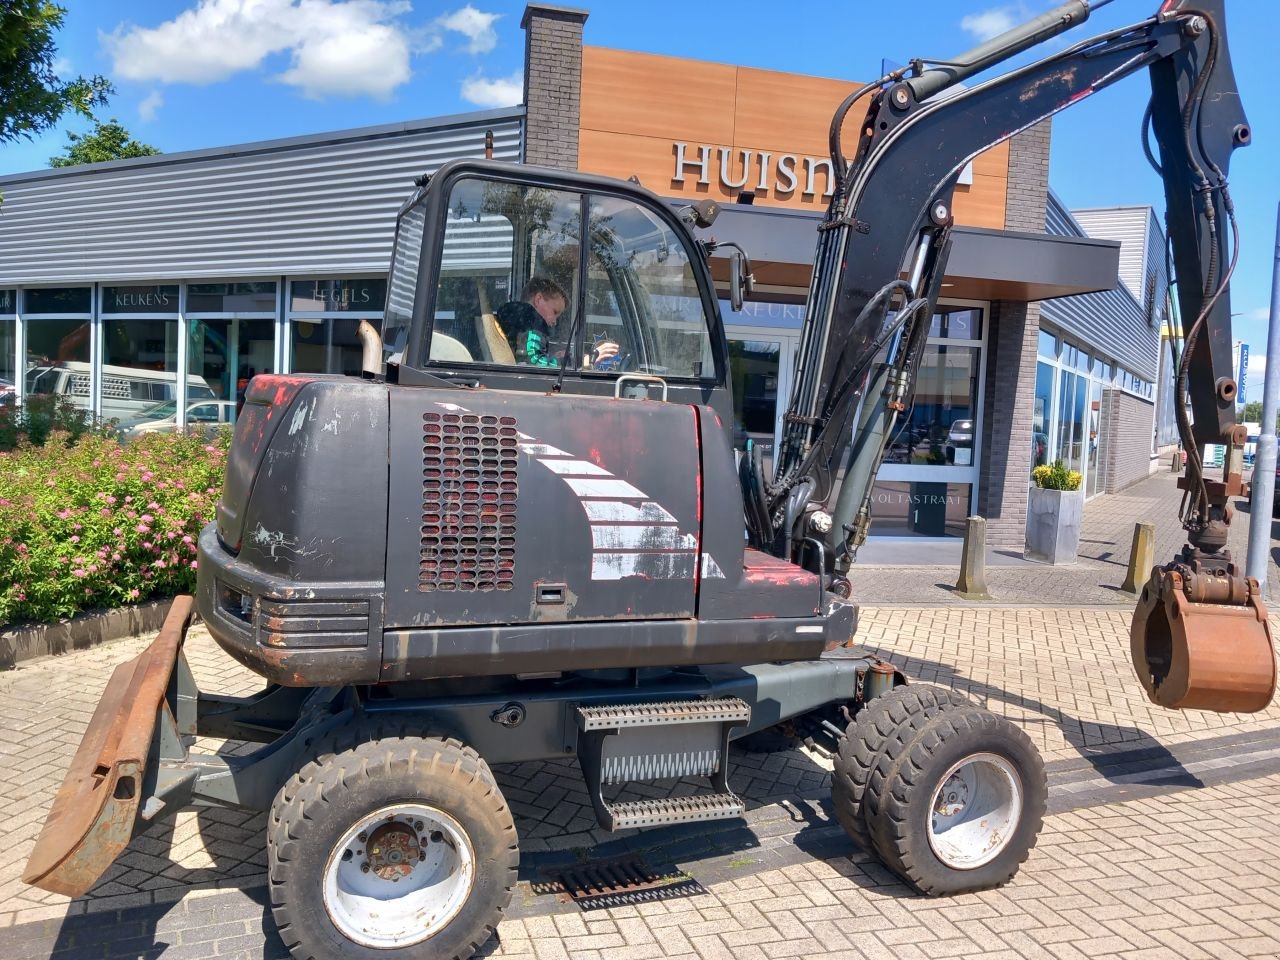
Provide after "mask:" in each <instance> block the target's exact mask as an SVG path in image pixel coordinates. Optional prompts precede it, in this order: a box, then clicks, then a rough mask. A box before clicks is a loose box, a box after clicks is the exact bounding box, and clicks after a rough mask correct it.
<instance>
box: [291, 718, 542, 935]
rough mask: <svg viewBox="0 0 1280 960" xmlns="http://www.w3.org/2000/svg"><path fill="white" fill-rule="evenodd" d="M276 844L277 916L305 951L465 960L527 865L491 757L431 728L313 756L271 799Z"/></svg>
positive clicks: (488, 931) (498, 916)
mask: <svg viewBox="0 0 1280 960" xmlns="http://www.w3.org/2000/svg"><path fill="white" fill-rule="evenodd" d="M267 847H268V856H269V867H270V874H269V876H270V884H271V902H272V912H273V914H274V916H275V920H276V924H277V926H278V927H279V930H280V936H281V938H282V939H283V940H284V942H285V943H286V944H287V945H288V947H289V949H290V951H291V952H292V954H293V955H294V957H296V958H298V960H330V958H343V960H347V958H361V960H372V958H375V957H376V958H381V960H396V958H408V957H421V956H424V955H430V956H432V957H441V958H446V957H447V958H455V960H464V958H466V957H469V956H471V954H472V953H473V952H474V951H475V950H476V948H477V947H479V946H480V945H481V944H482V943H484V942H485V941H486V940H488V939H489V937H490V936H491V935H492V934H493V931H494V929H495V928H496V927H497V925H498V922H499V921H500V920H501V918H502V912H503V910H504V909H505V908H506V905H507V903H508V902H509V900H510V898H511V889H512V887H513V886H514V885H515V880H516V867H517V864H518V860H519V849H518V845H517V841H516V830H515V824H514V823H513V821H512V818H511V811H510V809H509V808H508V807H507V804H506V802H505V800H504V799H503V797H502V794H501V792H500V791H499V790H498V786H497V784H496V783H495V782H494V780H493V775H492V774H491V773H490V771H489V767H488V765H487V764H486V763H485V762H484V760H482V759H481V758H480V757H479V756H478V755H477V754H476V752H475V751H474V750H471V749H469V748H467V747H464V746H462V744H460V743H458V742H457V741H454V740H437V739H432V738H426V737H388V738H384V739H374V740H368V741H366V742H363V743H359V744H357V745H355V746H354V747H352V748H351V749H348V750H345V751H342V752H338V753H333V754H328V755H324V756H322V757H321V759H320V760H317V761H315V762H313V763H309V764H308V765H307V766H306V767H304V768H303V770H302V771H300V772H299V773H298V774H297V775H296V776H295V777H294V778H293V780H291V781H290V782H289V783H288V784H286V785H285V787H284V788H282V789H281V791H280V794H279V795H278V796H277V797H276V801H275V803H274V804H273V806H272V811H271V821H270V825H269V827H268V835H267ZM424 951H426V953H424Z"/></svg>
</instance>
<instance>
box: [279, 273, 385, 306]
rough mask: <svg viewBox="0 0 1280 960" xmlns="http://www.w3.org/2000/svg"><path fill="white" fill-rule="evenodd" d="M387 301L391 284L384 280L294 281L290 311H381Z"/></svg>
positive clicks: (291, 289) (291, 288) (291, 286)
mask: <svg viewBox="0 0 1280 960" xmlns="http://www.w3.org/2000/svg"><path fill="white" fill-rule="evenodd" d="M386 300H387V281H386V280H382V279H359V280H294V281H293V283H292V284H291V285H290V302H289V309H290V310H293V311H314V312H329V311H343V310H359V311H361V312H366V313H367V312H379V311H381V310H382V307H383V305H384V304H385V303H386Z"/></svg>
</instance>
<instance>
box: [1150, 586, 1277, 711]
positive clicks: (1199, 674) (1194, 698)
mask: <svg viewBox="0 0 1280 960" xmlns="http://www.w3.org/2000/svg"><path fill="white" fill-rule="evenodd" d="M1258 593H1259V591H1258V581H1257V580H1254V579H1253V578H1251V577H1250V578H1247V579H1246V578H1244V577H1238V576H1231V577H1226V576H1216V577H1208V576H1205V575H1203V574H1195V573H1192V572H1190V571H1188V570H1187V569H1186V568H1180V569H1170V568H1161V567H1156V568H1155V569H1154V570H1152V571H1151V579H1150V580H1148V581H1147V583H1146V586H1144V587H1143V588H1142V596H1141V598H1140V599H1139V600H1138V608H1137V610H1135V611H1134V614H1133V624H1132V626H1131V628H1130V632H1129V641H1130V649H1131V653H1132V655H1133V666H1134V669H1135V670H1136V671H1137V673H1138V679H1139V680H1141V681H1142V685H1143V687H1144V688H1145V689H1146V691H1147V697H1148V699H1150V700H1151V702H1152V703H1155V704H1158V705H1159V706H1162V707H1173V708H1179V709H1189V710H1216V711H1218V712H1219V713H1255V712H1257V711H1259V710H1264V709H1266V707H1267V705H1268V704H1269V703H1270V702H1271V698H1272V696H1273V695H1274V694H1275V690H1276V657H1275V652H1274V648H1273V647H1272V642H1271V624H1270V623H1269V622H1268V620H1267V610H1266V607H1265V606H1264V605H1263V603H1262V600H1261V599H1260V597H1259V596H1258Z"/></svg>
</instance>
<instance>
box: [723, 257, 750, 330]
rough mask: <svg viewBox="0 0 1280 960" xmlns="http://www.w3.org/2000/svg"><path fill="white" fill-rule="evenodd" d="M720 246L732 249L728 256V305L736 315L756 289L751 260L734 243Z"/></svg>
mask: <svg viewBox="0 0 1280 960" xmlns="http://www.w3.org/2000/svg"><path fill="white" fill-rule="evenodd" d="M720 246H722V247H733V252H732V253H730V254H729V304H730V306H732V307H733V312H734V313H737V312H738V311H740V310H741V309H742V304H743V302H744V301H745V300H746V298H747V297H749V296H751V294H752V293H753V292H754V290H755V287H756V280H755V277H753V276H752V275H751V258H750V257H748V256H747V252H746V251H745V250H743V249H742V248H741V247H740V246H738V245H737V244H736V243H722V244H720Z"/></svg>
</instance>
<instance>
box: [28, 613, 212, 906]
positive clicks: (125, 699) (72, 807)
mask: <svg viewBox="0 0 1280 960" xmlns="http://www.w3.org/2000/svg"><path fill="white" fill-rule="evenodd" d="M191 611H192V605H191V597H188V596H180V597H177V598H175V599H174V601H173V606H172V607H170V609H169V615H168V616H167V617H166V618H165V621H164V626H163V627H161V629H160V634H159V636H157V637H156V639H155V640H154V641H153V642H152V643H151V646H149V647H147V649H146V650H144V651H143V652H142V653H141V654H139V655H138V656H137V657H135V658H134V659H132V660H130V661H129V662H128V663H122V664H120V666H118V667H116V669H115V672H114V673H113V674H112V675H111V680H110V682H109V683H108V684H107V688H106V690H105V691H104V692H103V694H102V699H101V700H99V701H98V709H97V710H95V711H94V714H93V719H92V720H90V721H89V728H88V730H86V731H85V735H84V739H83V740H81V741H80V749H79V750H77V751H76V755H75V759H74V760H72V761H71V768H70V769H69V770H68V771H67V776H66V779H65V780H63V782H62V788H61V789H60V790H59V791H58V795H57V797H56V798H55V799H54V801H53V807H52V808H51V809H50V811H49V815H48V816H47V817H46V818H45V821H44V829H43V830H41V831H40V839H39V840H37V841H36V845H35V849H34V850H32V851H31V856H30V857H29V858H28V859H27V868H26V870H24V871H23V873H22V879H23V881H24V882H25V883H30V884H33V885H34V886H37V887H40V888H42V889H44V890H49V891H51V892H53V893H62V894H66V895H67V896H70V897H78V896H80V895H81V894H83V893H85V892H87V891H88V890H89V888H90V887H92V886H93V885H94V883H95V882H97V880H98V878H99V877H101V876H102V874H103V872H104V871H105V870H106V869H107V867H108V866H110V865H111V862H112V861H113V860H114V859H115V858H116V857H117V856H119V855H120V853H121V851H123V850H124V848H125V847H126V846H127V845H128V843H129V840H130V839H131V838H132V837H133V832H134V828H135V825H136V824H137V822H138V808H139V805H140V804H141V802H142V799H143V798H142V789H143V777H144V775H145V773H146V765H147V758H148V755H149V754H150V752H151V740H152V736H153V735H154V733H155V728H156V717H157V713H158V711H159V710H160V709H161V706H162V704H163V702H164V697H165V690H166V689H167V687H168V685H169V678H170V676H171V675H172V674H173V669H174V665H175V664H176V663H177V660H178V653H179V651H180V650H181V648H182V643H183V641H184V639H185V638H186V633H187V627H189V626H190V624H191Z"/></svg>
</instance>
